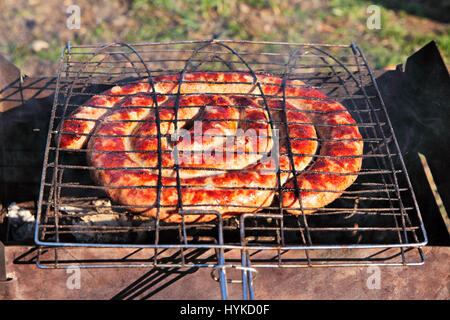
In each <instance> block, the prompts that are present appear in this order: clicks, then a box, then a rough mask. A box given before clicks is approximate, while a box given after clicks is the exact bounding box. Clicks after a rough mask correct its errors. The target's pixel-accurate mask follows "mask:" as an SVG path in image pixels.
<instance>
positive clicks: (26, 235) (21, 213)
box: [6, 202, 36, 241]
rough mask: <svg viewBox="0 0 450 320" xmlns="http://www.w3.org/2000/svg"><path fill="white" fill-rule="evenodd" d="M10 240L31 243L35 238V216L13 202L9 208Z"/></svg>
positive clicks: (7, 215)
mask: <svg viewBox="0 0 450 320" xmlns="http://www.w3.org/2000/svg"><path fill="white" fill-rule="evenodd" d="M6 217H7V218H8V226H9V240H13V241H29V240H32V239H33V237H34V227H35V221H36V219H35V216H34V214H33V213H32V212H31V211H30V210H28V209H25V208H21V207H20V206H18V205H17V203H15V202H13V203H11V204H10V205H9V206H8V213H7V214H6Z"/></svg>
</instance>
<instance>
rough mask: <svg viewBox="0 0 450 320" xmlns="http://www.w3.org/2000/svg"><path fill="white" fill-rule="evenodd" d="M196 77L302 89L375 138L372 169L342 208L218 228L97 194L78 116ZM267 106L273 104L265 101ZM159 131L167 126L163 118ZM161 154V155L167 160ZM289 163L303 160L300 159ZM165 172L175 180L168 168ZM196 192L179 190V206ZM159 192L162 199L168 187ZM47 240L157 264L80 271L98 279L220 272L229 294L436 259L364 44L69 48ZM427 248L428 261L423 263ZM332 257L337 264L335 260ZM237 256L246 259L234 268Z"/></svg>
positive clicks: (51, 150)
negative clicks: (281, 275)
mask: <svg viewBox="0 0 450 320" xmlns="http://www.w3.org/2000/svg"><path fill="white" fill-rule="evenodd" d="M191 71H223V72H226V71H233V72H245V73H251V74H253V75H254V74H256V73H270V74H272V75H276V76H279V77H281V78H283V79H296V80H301V81H303V82H305V83H306V85H307V86H310V87H312V88H315V89H317V90H319V91H321V92H322V93H324V94H326V95H327V96H328V97H329V98H330V99H333V100H336V101H338V102H340V103H342V104H343V105H344V106H345V107H346V108H347V110H348V111H349V112H350V114H351V115H352V116H353V118H354V119H355V120H356V121H357V125H358V127H359V129H360V132H361V134H362V136H363V141H364V155H363V164H362V169H361V171H360V174H359V176H358V179H357V180H356V182H355V183H353V185H352V186H351V187H350V188H348V189H347V190H345V191H344V193H343V194H342V196H341V197H340V198H339V199H337V200H335V201H334V202H333V203H331V204H330V205H328V206H326V207H324V208H321V209H319V210H318V211H317V212H316V213H314V214H311V215H305V214H300V215H298V216H294V215H292V214H289V213H287V212H286V210H285V209H286V208H284V207H283V206H282V204H281V201H274V202H273V203H272V204H271V205H270V206H267V207H265V208H264V210H262V211H260V212H257V213H245V214H242V215H240V216H235V217H232V218H229V219H222V217H221V216H220V214H218V213H217V212H215V211H212V212H209V213H210V214H216V215H217V216H218V219H216V220H215V221H212V222H205V223H185V222H184V220H183V222H181V223H179V224H173V223H165V222H163V221H159V219H156V220H143V219H141V218H138V217H136V216H133V215H132V214H130V213H129V212H128V210H127V209H129V207H127V206H125V205H119V204H115V203H110V202H109V200H108V198H107V197H106V196H105V193H104V190H105V189H106V188H107V187H102V186H98V185H96V184H95V183H94V182H93V181H92V179H91V178H90V172H91V171H92V170H93V169H104V168H93V167H90V166H89V165H88V164H87V163H86V154H87V152H89V151H90V150H88V149H81V150H70V152H69V150H65V149H62V148H60V147H59V141H60V139H61V129H60V124H61V123H62V121H64V120H65V119H70V115H71V112H72V111H73V110H75V109H76V108H78V107H79V106H81V105H83V102H86V100H88V99H89V98H91V97H92V96H94V95H96V94H99V93H101V92H103V91H104V90H105V89H108V88H111V87H112V86H114V85H117V84H128V83H136V82H137V81H142V80H143V79H145V81H148V82H149V83H150V85H152V79H153V78H154V77H156V76H158V75H166V74H183V73H185V72H191ZM180 78H181V79H182V77H180ZM258 85H259V84H258ZM178 95H179V93H178ZM262 98H263V100H265V99H266V97H264V95H263V96H262ZM283 99H285V97H283ZM177 107H178V106H177ZM266 107H267V103H266ZM100 108H101V107H100ZM156 108H158V106H156ZM285 108H286V106H285V104H284V111H285ZM282 111H283V110H282ZM268 114H269V117H270V112H268ZM284 114H286V113H284ZM179 120H180V119H178V121H179ZM156 121H157V124H158V126H159V125H160V124H161V120H160V119H159V117H158V116H157V117H156ZM285 121H286V119H285ZM285 121H278V122H277V121H275V120H274V119H269V123H270V125H271V126H272V127H273V128H274V127H277V126H281V125H287V123H286V122H285ZM176 123H177V121H175V126H176ZM316 125H320V124H316ZM321 125H324V124H321ZM329 126H332V125H329ZM280 139H287V143H288V145H290V143H291V139H292V138H291V137H289V135H287V136H286V137H280ZM158 141H161V133H160V129H159V130H158ZM318 141H319V144H320V143H322V142H323V139H321V138H320V137H319V138H318ZM161 152H162V151H161V147H160V146H159V148H158V153H159V157H161ZM288 155H289V156H290V159H291V160H292V150H291V149H290V148H288ZM314 156H315V157H320V155H314ZM157 169H158V170H159V172H161V170H162V169H164V168H162V167H161V161H159V166H158V168H157ZM175 169H176V171H177V176H178V177H179V170H180V169H186V168H180V167H178V166H175ZM306 170H308V169H306ZM294 171H295V169H294ZM279 174H280V172H279V171H278V177H279ZM297 174H298V172H293V175H294V176H295V175H297ZM160 177H161V174H160ZM159 181H160V180H159ZM184 187H186V186H183V185H182V184H181V183H180V180H178V183H177V189H178V194H180V192H181V188H184ZM157 188H158V190H160V189H161V188H162V185H161V183H160V182H159V183H158V185H157ZM267 189H270V188H267ZM272 190H273V191H274V192H275V193H277V194H278V195H279V197H281V196H282V193H283V192H286V191H296V192H299V190H298V186H295V188H293V189H286V188H284V187H283V186H282V185H281V184H280V183H279V184H278V187H277V188H272ZM159 194H160V192H158V195H159ZM179 204H180V207H181V208H182V209H183V210H184V211H185V213H186V214H187V213H189V214H205V213H206V212H202V211H198V210H197V211H196V208H195V206H186V205H183V204H182V203H181V199H180V198H179ZM158 210H159V204H158ZM35 240H36V243H37V244H38V245H40V246H42V248H55V250H57V248H58V247H66V248H67V247H86V248H92V249H97V248H115V247H121V248H134V249H139V250H150V251H151V252H153V253H152V254H149V255H148V256H145V258H142V259H135V260H133V262H130V260H129V259H114V258H113V257H111V259H110V260H109V261H108V260H107V261H103V262H99V261H98V260H95V261H94V262H92V261H91V262H90V261H84V264H83V263H80V264H82V265H84V266H86V267H90V266H91V267H98V266H104V267H105V266H108V267H123V266H158V267H174V266H175V267H190V266H192V267H214V268H218V269H219V278H217V279H218V280H220V281H221V283H224V282H226V279H225V272H224V270H225V269H224V268H227V267H238V268H240V270H241V271H242V276H243V283H244V284H245V285H248V284H249V283H250V284H251V282H249V281H251V279H252V278H251V277H252V275H251V272H252V271H254V270H255V269H253V268H255V267H279V266H286V267H304V266H312V265H314V266H345V265H367V264H392V265H407V264H421V263H423V261H424V259H423V255H422V253H421V251H420V247H421V246H423V245H425V244H426V242H427V238H426V234H425V230H424V227H423V223H422V220H421V217H420V213H419V209H418V206H417V203H416V201H415V198H414V193H413V190H412V187H411V184H410V181H409V178H408V174H407V171H406V168H405V165H404V162H403V159H402V155H401V154H400V151H399V147H398V145H397V142H396V139H395V136H394V133H393V130H392V126H391V123H390V121H389V118H388V114H387V111H386V108H385V106H384V104H383V101H382V98H381V96H380V92H379V91H378V88H377V86H376V82H375V79H374V77H373V74H372V72H371V70H370V68H369V66H368V64H367V61H366V59H365V57H364V55H363V53H362V51H361V50H360V49H359V48H358V47H357V46H356V45H355V44H351V45H327V44H298V43H278V42H277V43H276V42H251V41H232V40H200V41H179V42H167V43H138V44H133V45H128V44H121V43H114V44H109V45H84V46H71V45H70V44H68V45H67V46H66V48H65V49H64V50H63V52H62V55H61V59H60V66H59V72H58V77H57V88H56V94H55V100H54V105H53V109H52V115H51V119H50V129H49V133H48V140H47V147H46V150H45V160H44V167H43V173H42V182H41V192H40V198H39V206H38V217H37V223H36V237H35ZM362 248H364V249H373V250H375V253H374V254H373V255H371V256H369V257H362V256H358V255H353V254H350V253H349V251H348V250H349V249H362ZM416 248H418V258H417V255H414V257H412V255H411V251H414V250H413V249H416ZM203 249H205V250H206V249H214V250H215V252H216V256H214V257H210V259H205V258H204V257H201V258H199V255H196V254H190V252H193V251H195V250H203ZM339 249H340V250H339ZM165 250H172V251H173V250H175V251H176V252H178V254H179V259H175V260H173V261H170V260H167V259H166V258H165V257H161V255H160V253H161V252H164V251H165ZM323 250H331V251H332V252H334V253H332V254H331V255H330V254H328V255H324V254H323ZM392 250H394V253H392ZM234 251H237V252H240V256H239V255H238V256H237V257H233V256H232V255H233V252H234ZM416 251H417V250H416ZM40 252H41V253H42V252H44V249H41V250H40ZM55 252H56V251H55ZM229 255H231V256H230V257H229V258H227V257H228V256H229ZM163 256H164V255H163ZM50 260H51V261H50ZM50 260H48V259H46V258H40V259H39V261H38V265H39V266H41V267H63V266H64V259H63V258H61V257H59V258H58V255H57V254H55V256H54V259H50ZM214 277H215V276H214ZM247 289H248V288H247V287H246V288H245V291H246V290H247ZM250 289H251V285H250ZM250 291H251V290H250ZM250 295H252V292H250Z"/></svg>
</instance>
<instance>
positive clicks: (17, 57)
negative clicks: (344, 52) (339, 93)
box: [0, 0, 450, 75]
mask: <svg viewBox="0 0 450 320" xmlns="http://www.w3.org/2000/svg"><path fill="white" fill-rule="evenodd" d="M0 19H1V21H2V26H3V27H2V28H0V54H2V55H4V56H5V57H6V58H7V59H9V60H10V61H11V62H13V63H15V64H16V65H17V66H18V67H19V68H20V69H21V70H22V71H23V73H24V74H27V75H51V74H56V72H57V65H58V60H59V56H60V54H61V50H62V48H63V47H64V46H65V44H66V43H67V41H71V42H72V43H74V44H92V43H105V42H111V41H122V42H129V43H132V42H146V41H168V40H191V39H206V38H212V37H217V38H221V39H244V40H271V41H293V42H321V43H333V44H337V43H340V44H350V43H351V42H356V44H358V45H359V46H360V47H361V48H362V49H363V50H364V52H365V54H366V56H367V57H368V60H369V63H370V64H371V66H372V67H373V68H378V69H392V68H395V66H396V65H397V64H399V63H404V62H405V59H406V57H408V56H409V55H411V54H412V53H414V52H415V51H416V50H417V49H419V48H421V47H422V46H423V45H425V44H426V43H428V42H429V41H430V40H436V41H437V43H438V46H439V49H440V50H441V52H442V55H443V58H444V61H445V62H446V64H447V65H449V61H450V27H449V25H450V24H449V22H450V0H371V1H364V0H328V1H327V0H309V1H299V0H287V1H283V0H197V1H189V0H119V1H112V0H79V1H75V0H0Z"/></svg>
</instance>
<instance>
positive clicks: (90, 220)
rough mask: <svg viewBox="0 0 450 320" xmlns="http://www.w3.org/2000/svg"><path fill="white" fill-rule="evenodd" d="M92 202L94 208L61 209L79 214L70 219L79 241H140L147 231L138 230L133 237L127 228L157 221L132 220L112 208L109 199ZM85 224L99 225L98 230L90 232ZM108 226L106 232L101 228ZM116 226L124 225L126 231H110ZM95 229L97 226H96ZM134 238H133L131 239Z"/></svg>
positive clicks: (67, 207)
mask: <svg viewBox="0 0 450 320" xmlns="http://www.w3.org/2000/svg"><path fill="white" fill-rule="evenodd" d="M92 204H93V205H94V206H95V207H93V208H85V207H83V208H81V207H76V206H61V207H60V208H59V209H60V211H61V212H63V213H65V214H67V215H79V216H78V217H76V218H74V219H70V222H69V224H70V225H72V226H73V227H72V228H71V230H72V231H74V232H73V233H72V235H73V236H74V237H75V239H76V240H77V241H78V242H82V243H86V242H90V243H125V242H129V241H131V240H132V241H140V240H142V239H145V231H137V232H135V233H134V235H133V237H131V235H130V232H128V231H127V228H131V227H133V228H134V227H136V226H137V225H138V226H139V227H144V228H145V227H153V226H154V225H155V222H154V221H153V220H148V221H136V220H135V219H133V220H131V219H129V217H127V216H125V215H124V214H117V213H114V211H113V210H112V208H111V203H110V201H109V200H96V201H93V202H92ZM83 226H88V227H89V228H91V227H99V228H98V229H96V231H97V232H89V228H83ZM103 227H106V228H105V229H104V232H103V231H102V229H101V228H103ZM114 227H119V228H120V227H123V229H124V231H125V232H109V230H111V229H114ZM94 229H95V228H94ZM77 231H82V232H77ZM131 238H133V239H131Z"/></svg>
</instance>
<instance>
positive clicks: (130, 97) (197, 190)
mask: <svg viewBox="0 0 450 320" xmlns="http://www.w3.org/2000/svg"><path fill="white" fill-rule="evenodd" d="M179 80H180V78H179V75H166V76H160V77H157V78H154V79H153V88H154V89H155V91H156V94H157V101H156V103H155V101H154V94H153V92H152V90H153V89H152V86H150V85H149V83H148V82H139V83H134V84H129V85H124V86H115V87H113V88H111V89H110V90H108V91H106V92H104V93H102V94H100V95H96V96H94V97H92V98H91V99H90V100H89V101H88V102H86V103H85V105H83V106H81V107H79V108H78V109H77V110H75V111H74V113H72V115H71V117H70V119H66V120H65V121H64V122H63V123H62V128H61V129H62V132H63V133H62V135H61V139H60V147H61V148H65V149H79V148H83V147H84V146H85V145H86V144H87V145H88V150H89V152H88V161H89V164H90V165H91V166H92V167H93V168H95V170H93V177H94V180H95V181H96V183H97V184H100V185H102V186H106V187H108V188H107V193H108V196H109V197H110V198H111V199H112V200H113V201H115V202H118V203H121V204H123V205H126V206H129V208H130V210H131V211H135V212H138V213H139V214H140V215H143V216H148V217H156V215H157V214H158V212H159V218H160V219H161V220H163V221H166V222H180V221H181V220H182V216H181V215H180V214H179V213H178V211H179V208H180V205H181V206H182V207H183V208H184V209H186V208H187V207H189V208H190V209H192V208H194V209H198V210H215V211H218V212H219V213H220V214H221V215H222V216H223V217H224V218H226V217H229V216H232V215H235V214H239V213H244V212H257V211H259V210H262V209H263V208H264V207H266V206H269V205H270V204H271V203H272V201H273V198H274V196H275V195H276V194H278V189H277V188H278V187H279V186H278V183H280V186H282V188H284V189H287V190H285V191H283V192H282V199H280V200H281V201H282V205H283V207H284V208H286V209H287V211H288V212H290V213H292V214H301V213H302V212H304V213H306V214H309V213H313V212H315V211H316V210H318V209H319V208H321V207H323V206H325V205H327V204H329V203H331V202H332V201H334V200H335V199H336V198H338V197H339V196H340V195H341V194H342V192H343V191H344V190H345V189H346V188H348V187H349V186H350V185H351V184H352V183H353V182H354V181H355V179H356V178H357V175H358V172H359V171H360V168H361V163H362V154H363V142H362V137H361V135H360V133H359V130H358V127H357V125H356V122H355V120H354V119H353V118H352V117H351V115H350V114H349V113H348V111H347V110H346V108H345V107H344V106H342V105H341V104H340V103H338V102H336V101H332V100H330V99H329V98H328V97H327V96H325V95H324V94H322V93H321V92H319V91H317V90H315V89H311V88H308V87H306V86H305V85H304V83H303V82H301V81H298V80H288V81H286V83H285V85H284V86H283V85H282V79H281V78H278V77H274V76H269V75H257V76H256V81H257V82H255V81H254V80H255V79H254V78H253V76H252V75H251V74H248V73H237V72H228V73H225V72H195V73H186V74H184V76H183V81H182V82H181V88H179V85H180V81H179ZM283 88H284V89H283ZM283 90H284V92H283ZM178 91H179V92H180V95H178V94H177V92H178ZM261 91H262V92H261ZM283 95H284V96H285V101H284V102H283ZM156 104H157V106H156ZM284 106H285V109H284ZM283 109H284V110H285V111H283ZM77 118H78V119H79V120H78V119H77ZM99 120H100V121H99ZM286 120H287V121H286ZM158 123H159V126H158ZM199 124H200V125H199ZM180 130H183V132H184V134H183V135H181V136H180V134H179V131H180ZM275 130H276V131H275ZM277 132H278V134H276V133H277ZM242 133H244V134H242ZM90 134H93V135H91V136H90ZM287 135H289V137H290V139H289V140H288V139H286V136H287ZM318 136H319V137H320V139H318ZM277 137H279V143H278V141H277V140H276V139H275V138H277ZM180 138H182V139H180ZM319 140H320V141H322V142H321V144H320V152H319V155H318V156H317V159H315V160H314V161H312V160H313V158H314V156H315V153H316V151H317V150H319V143H318V141H319ZM159 148H160V150H161V152H159V153H158V150H159ZM275 148H277V150H275ZM276 151H279V152H276ZM289 151H292V153H291V154H289ZM159 162H160V164H161V176H159V174H160V172H159V170H158V163H159ZM292 164H293V165H294V168H292ZM175 165H178V168H179V169H178V170H176V169H175V167H174V166H175ZM308 165H310V167H309V168H308V170H307V171H304V169H305V168H306V167H307V166H308ZM293 169H295V170H293ZM278 170H279V172H278V173H277V171H278ZM293 171H295V172H296V173H297V174H296V177H294V176H293V174H292V172H293ZM177 172H178V174H177ZM159 178H160V179H161V180H160V186H159V187H160V189H161V190H160V195H159V210H158V208H157V206H158V203H156V201H157V200H158V179H159ZM294 179H295V180H294ZM278 180H279V182H278ZM296 185H297V186H298V188H299V189H296ZM178 186H179V187H180V188H179V189H178ZM298 190H299V191H298ZM297 191H298V192H297ZM299 196H300V197H299ZM180 200H181V203H180ZM191 206H192V207H191ZM215 218H216V215H213V214H205V215H194V214H192V215H185V216H184V220H185V222H194V221H210V220H213V219H215Z"/></svg>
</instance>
